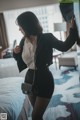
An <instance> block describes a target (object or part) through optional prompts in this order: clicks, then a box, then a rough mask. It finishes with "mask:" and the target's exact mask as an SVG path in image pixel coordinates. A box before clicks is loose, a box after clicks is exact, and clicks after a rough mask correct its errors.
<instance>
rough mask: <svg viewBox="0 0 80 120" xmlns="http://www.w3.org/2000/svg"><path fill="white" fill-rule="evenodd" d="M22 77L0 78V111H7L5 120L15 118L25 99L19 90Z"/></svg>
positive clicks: (13, 119) (15, 119)
mask: <svg viewBox="0 0 80 120" xmlns="http://www.w3.org/2000/svg"><path fill="white" fill-rule="evenodd" d="M23 81H24V78H22V77H8V78H1V79H0V113H7V115H8V118H7V120H17V118H18V116H19V114H20V112H21V109H22V106H23V102H24V99H25V95H24V94H23V93H22V91H21V83H22V82H23Z"/></svg>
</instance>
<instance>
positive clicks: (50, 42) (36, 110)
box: [13, 11, 78, 120]
mask: <svg viewBox="0 0 80 120" xmlns="http://www.w3.org/2000/svg"><path fill="white" fill-rule="evenodd" d="M17 24H18V25H19V30H20V31H21V32H22V34H23V35H24V38H23V39H22V40H21V42H20V45H19V46H16V47H15V48H14V50H13V55H14V58H15V59H16V60H17V64H18V68H19V71H22V70H23V69H25V68H28V71H27V73H26V76H25V83H26V84H25V88H26V87H27V83H30V84H32V89H30V90H29V91H28V92H27V94H28V96H29V99H30V101H31V104H32V106H33V112H32V120H43V114H44V112H45V110H46V107H47V106H48V104H49V102H50V99H51V97H52V94H53V92H54V78H53V76H52V74H51V72H50V71H49V66H50V65H51V64H52V54H53V51H52V49H53V48H55V49H57V50H59V51H62V52H64V51H67V50H68V49H70V48H71V47H72V46H73V44H74V43H75V42H76V41H77V39H78V32H77V27H76V24H75V21H74V18H73V19H72V28H71V29H70V34H69V36H68V37H67V39H66V40H65V42H62V41H60V40H58V39H57V38H56V37H54V36H53V34H52V33H43V32H42V27H41V25H40V23H39V20H38V18H37V17H36V16H35V14H34V13H32V12H30V11H27V12H24V13H22V14H21V15H19V16H18V17H17ZM23 88H24V87H23ZM23 91H24V90H23Z"/></svg>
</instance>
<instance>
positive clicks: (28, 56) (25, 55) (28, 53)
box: [22, 39, 36, 69]
mask: <svg viewBox="0 0 80 120" xmlns="http://www.w3.org/2000/svg"><path fill="white" fill-rule="evenodd" d="M35 50H36V43H34V44H32V43H31V42H30V41H29V40H27V39H25V41H24V46H23V52H22V59H23V61H24V63H25V64H27V67H28V68H30V69H35V61H34V55H35Z"/></svg>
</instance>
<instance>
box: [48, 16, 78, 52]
mask: <svg viewBox="0 0 80 120" xmlns="http://www.w3.org/2000/svg"><path fill="white" fill-rule="evenodd" d="M78 39H79V37H78V30H77V26H76V22H75V20H74V18H72V21H71V28H70V32H69V36H68V37H67V39H66V40H65V41H64V42H63V41H61V40H58V39H57V38H56V37H55V36H54V35H53V34H50V37H49V41H50V42H49V44H50V46H51V47H52V48H55V49H57V50H59V51H62V52H65V51H67V50H69V49H70V48H71V47H72V46H73V45H74V44H75V42H77V40H78Z"/></svg>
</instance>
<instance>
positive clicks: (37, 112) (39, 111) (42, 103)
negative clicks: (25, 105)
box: [32, 97, 50, 120]
mask: <svg viewBox="0 0 80 120" xmlns="http://www.w3.org/2000/svg"><path fill="white" fill-rule="evenodd" d="M49 101H50V99H48V98H43V97H36V101H35V104H34V108H33V112H32V120H43V114H44V112H45V110H46V107H47V106H48V103H49Z"/></svg>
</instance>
